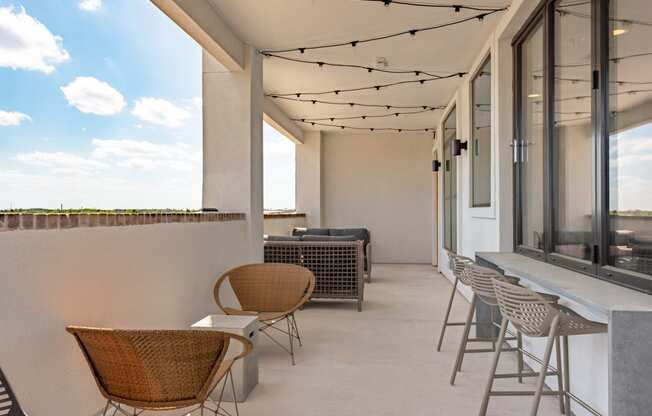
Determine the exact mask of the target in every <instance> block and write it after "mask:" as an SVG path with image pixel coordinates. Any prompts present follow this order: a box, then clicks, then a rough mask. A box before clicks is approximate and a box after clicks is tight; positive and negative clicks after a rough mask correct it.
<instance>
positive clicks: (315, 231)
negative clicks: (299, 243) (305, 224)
mask: <svg viewBox="0 0 652 416" xmlns="http://www.w3.org/2000/svg"><path fill="white" fill-rule="evenodd" d="M328 231H329V230H328V228H295V229H294V230H292V235H293V236H299V237H301V236H304V235H326V236H327V235H329V233H328Z"/></svg>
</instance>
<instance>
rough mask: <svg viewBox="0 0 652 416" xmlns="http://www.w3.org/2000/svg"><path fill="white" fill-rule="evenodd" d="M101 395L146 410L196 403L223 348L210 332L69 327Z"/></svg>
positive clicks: (222, 341)
mask: <svg viewBox="0 0 652 416" xmlns="http://www.w3.org/2000/svg"><path fill="white" fill-rule="evenodd" d="M68 331H69V332H70V333H72V334H73V335H74V336H75V338H76V339H77V341H78V342H79V344H80V347H81V348H82V351H83V352H84V355H85V357H86V359H87V360H88V362H89V365H90V367H91V371H92V372H93V375H94V377H95V379H96V381H97V383H98V387H99V388H100V391H101V392H102V394H103V395H104V396H105V397H106V398H107V399H110V400H114V401H117V402H121V403H127V404H130V405H135V406H136V407H139V408H147V409H167V408H175V407H185V406H189V405H192V404H200V403H202V402H203V401H204V400H205V399H206V397H207V396H208V394H209V393H210V391H209V389H210V388H211V387H212V386H213V385H214V382H213V381H214V380H213V378H214V375H215V374H216V372H217V369H218V367H219V365H220V363H221V362H222V360H223V358H224V354H225V352H226V349H227V348H228V338H226V337H225V336H224V334H223V333H221V332H214V331H194V330H187V331H172V330H152V331H145V330H112V329H98V328H80V327H69V328H68Z"/></svg>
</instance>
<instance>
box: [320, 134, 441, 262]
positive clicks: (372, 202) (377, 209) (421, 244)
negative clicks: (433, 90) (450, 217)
mask: <svg viewBox="0 0 652 416" xmlns="http://www.w3.org/2000/svg"><path fill="white" fill-rule="evenodd" d="M431 157H432V136H431V135H430V134H421V133H419V134H408V133H397V134H380V133H374V134H325V135H324V137H323V139H322V207H323V208H322V210H323V225H324V226H327V227H367V228H369V230H370V232H371V241H372V245H373V260H374V262H378V263H430V262H431V257H432V248H431V247H432V240H431V224H432V211H431V210H432V172H431Z"/></svg>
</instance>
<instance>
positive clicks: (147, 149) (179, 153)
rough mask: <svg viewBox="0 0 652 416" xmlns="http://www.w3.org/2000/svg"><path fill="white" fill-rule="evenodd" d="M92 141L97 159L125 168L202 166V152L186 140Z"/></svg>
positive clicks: (93, 155)
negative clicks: (161, 142) (165, 141)
mask: <svg viewBox="0 0 652 416" xmlns="http://www.w3.org/2000/svg"><path fill="white" fill-rule="evenodd" d="M92 144H93V147H94V150H93V153H92V157H93V158H94V159H96V160H102V161H111V162H114V163H116V164H117V166H119V167H123V168H133V169H141V170H153V169H158V168H164V169H170V170H174V171H181V172H190V171H193V170H199V168H200V166H201V152H200V151H199V150H198V149H194V148H192V147H191V146H189V145H187V144H185V143H176V144H174V145H168V144H155V143H151V142H148V141H142V140H110V139H109V140H103V139H93V140H92Z"/></svg>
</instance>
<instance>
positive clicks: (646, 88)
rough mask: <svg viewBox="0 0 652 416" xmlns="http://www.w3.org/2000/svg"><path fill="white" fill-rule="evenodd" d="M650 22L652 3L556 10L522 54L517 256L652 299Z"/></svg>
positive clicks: (569, 5) (567, 4)
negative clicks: (553, 265) (562, 267)
mask: <svg viewBox="0 0 652 416" xmlns="http://www.w3.org/2000/svg"><path fill="white" fill-rule="evenodd" d="M651 22H652V9H650V7H649V2H648V1H647V0H610V1H601V0H593V1H589V2H577V1H571V0H558V1H546V2H545V3H544V4H543V5H542V7H541V8H540V9H539V11H538V17H537V18H535V19H533V20H532V21H531V23H530V24H529V25H528V27H526V28H525V29H524V30H523V32H522V34H520V35H519V36H518V37H517V39H516V42H515V45H514V46H515V48H514V51H515V60H516V63H517V67H516V76H517V77H518V78H517V88H518V91H517V94H516V97H515V100H516V102H515V108H516V111H517V114H516V137H515V170H514V172H515V182H516V188H515V190H516V194H515V197H516V203H515V204H516V220H515V221H516V239H515V240H516V241H515V242H516V247H515V249H516V251H517V252H521V253H523V254H526V255H531V256H535V257H537V258H539V259H542V260H545V261H549V262H552V263H555V264H559V265H561V266H564V267H568V268H572V269H575V270H579V271H582V272H584V273H587V274H591V275H594V276H596V277H599V278H602V279H606V280H609V281H611V282H614V283H618V284H621V285H625V286H629V287H632V288H635V289H639V290H642V291H646V292H648V293H652V173H651V172H652V170H650V168H649V166H650V163H651V162H652V76H650V75H649V74H650V73H652V52H651V50H650V48H649V46H647V44H648V43H649V41H648V39H649V38H650V36H651V35H652V25H651V24H650V23H651ZM528 100H531V101H528Z"/></svg>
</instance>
